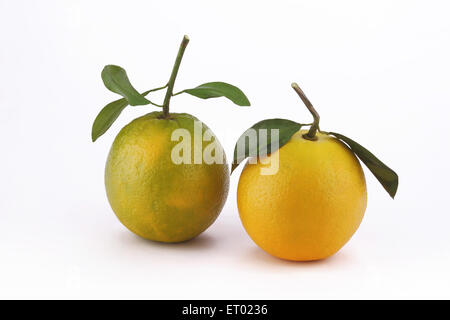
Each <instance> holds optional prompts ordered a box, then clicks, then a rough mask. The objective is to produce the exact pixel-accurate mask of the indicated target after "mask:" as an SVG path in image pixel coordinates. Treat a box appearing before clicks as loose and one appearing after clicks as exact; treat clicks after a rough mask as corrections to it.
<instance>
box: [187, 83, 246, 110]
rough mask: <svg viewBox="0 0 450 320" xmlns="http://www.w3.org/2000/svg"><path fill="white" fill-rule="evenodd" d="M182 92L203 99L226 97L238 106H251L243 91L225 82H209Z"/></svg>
mask: <svg viewBox="0 0 450 320" xmlns="http://www.w3.org/2000/svg"><path fill="white" fill-rule="evenodd" d="M182 92H186V93H189V94H190V95H193V96H195V97H198V98H202V99H209V98H217V97H225V98H228V99H230V100H231V101H233V102H234V103H235V104H237V105H238V106H249V105H250V101H248V99H247V97H246V96H245V94H244V93H243V92H242V91H241V89H239V88H238V87H235V86H233V85H231V84H228V83H225V82H208V83H204V84H202V85H199V86H198V87H195V88H193V89H186V90H183V91H182ZM180 93H181V92H180Z"/></svg>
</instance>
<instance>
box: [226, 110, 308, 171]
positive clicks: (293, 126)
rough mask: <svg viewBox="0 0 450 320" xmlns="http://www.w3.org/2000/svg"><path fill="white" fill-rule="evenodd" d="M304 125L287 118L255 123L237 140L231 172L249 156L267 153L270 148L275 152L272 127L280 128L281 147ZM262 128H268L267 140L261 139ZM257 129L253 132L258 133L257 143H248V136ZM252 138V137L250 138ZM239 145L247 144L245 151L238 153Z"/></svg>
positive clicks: (279, 145) (279, 143)
mask: <svg viewBox="0 0 450 320" xmlns="http://www.w3.org/2000/svg"><path fill="white" fill-rule="evenodd" d="M301 127H302V124H300V123H297V122H294V121H291V120H286V119H267V120H262V121H260V122H258V123H255V124H254V125H253V126H251V127H250V128H249V129H247V130H246V131H245V132H244V133H243V134H242V135H241V136H240V137H239V139H238V141H237V142H236V145H235V147H234V158H233V163H232V165H231V173H233V171H234V169H236V168H237V167H238V166H239V164H240V163H241V162H242V161H244V160H245V159H246V158H247V157H251V156H258V155H259V154H261V153H267V152H268V151H269V150H270V153H272V152H275V151H276V150H278V149H275V147H276V146H275V145H272V141H271V136H272V134H271V129H278V130H279V141H278V148H281V147H282V146H284V145H285V144H286V143H287V142H288V141H289V140H290V139H291V137H292V136H293V135H294V133H296V132H297V131H298V130H300V128H301ZM260 129H266V130H267V135H266V137H267V139H264V140H267V141H264V140H262V141H260V138H261V137H260V135H259V130H260ZM254 130H256V132H253V136H255V133H256V139H257V140H256V141H257V143H256V145H250V141H249V143H247V141H246V140H247V138H248V136H250V135H251V134H252V133H251V132H252V131H254ZM249 140H250V139H249ZM238 145H244V146H245V149H244V151H245V153H244V154H240V155H238Z"/></svg>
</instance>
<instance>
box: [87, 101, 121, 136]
mask: <svg viewBox="0 0 450 320" xmlns="http://www.w3.org/2000/svg"><path fill="white" fill-rule="evenodd" d="M126 106H128V101H127V100H126V99H125V98H122V99H119V100H116V101H113V102H111V103H108V104H107V105H106V106H105V107H104V108H103V109H102V110H101V111H100V113H99V114H98V115H97V117H96V118H95V120H94V124H93V125H92V133H91V136H92V142H95V140H97V139H98V138H99V137H100V136H101V135H103V134H104V133H105V132H106V131H107V130H108V129H109V127H111V125H112V124H113V123H114V121H116V119H117V117H118V116H119V115H120V113H121V112H122V110H123V109H125V107H126Z"/></svg>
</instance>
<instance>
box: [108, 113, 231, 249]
mask: <svg viewBox="0 0 450 320" xmlns="http://www.w3.org/2000/svg"><path fill="white" fill-rule="evenodd" d="M161 115H162V113H161V112H152V113H149V114H147V115H145V116H143V117H140V118H137V119H135V120H133V121H132V122H131V123H129V124H128V125H126V126H125V127H124V128H123V129H122V130H121V131H120V132H119V134H118V135H117V137H116V139H115V140H114V143H113V145H112V147H111V150H110V153H109V156H108V160H107V162H106V170H105V186H106V193H107V196H108V200H109V203H110V204H111V207H112V209H113V211H114V212H115V214H116V215H117V217H118V218H119V220H120V221H121V222H122V223H123V224H124V225H125V226H126V227H127V228H128V229H130V230H131V231H132V232H134V233H136V234H137V235H139V236H141V237H143V238H146V239H150V240H155V241H162V242H179V241H185V240H189V239H191V238H194V237H195V236H197V235H199V234H200V233H201V232H203V231H204V230H206V229H207V228H208V227H209V226H210V225H211V224H212V223H213V222H214V221H215V219H216V218H217V216H218V215H219V213H220V211H221V210H222V207H223V205H224V203H225V200H226V198H227V194H228V186H229V171H228V165H227V163H226V160H225V158H223V161H222V162H221V163H212V164H207V163H205V162H204V161H202V163H201V164H194V161H192V162H191V163H190V164H186V163H182V164H175V163H174V162H173V161H172V158H171V153H172V149H173V148H174V147H175V145H177V144H178V143H179V142H178V141H172V139H171V136H172V133H173V132H174V130H176V129H185V130H187V131H188V132H189V134H190V135H191V137H194V123H195V121H198V119H197V118H195V117H193V116H191V115H189V114H185V113H183V114H177V113H171V114H170V117H169V118H168V119H162V118H161ZM206 130H208V127H207V126H206V125H204V124H202V126H201V131H202V134H203V133H204V132H205V131H206ZM212 141H214V142H215V143H216V148H217V149H216V150H219V149H220V150H222V147H221V146H220V143H219V142H218V140H217V139H216V138H215V137H214V135H213V137H212ZM207 145H208V144H205V143H202V147H201V151H202V152H203V151H205V148H206V147H207ZM191 149H192V150H194V138H192V139H191ZM222 151H223V150H222ZM222 154H224V153H223V152H222ZM224 157H225V156H224Z"/></svg>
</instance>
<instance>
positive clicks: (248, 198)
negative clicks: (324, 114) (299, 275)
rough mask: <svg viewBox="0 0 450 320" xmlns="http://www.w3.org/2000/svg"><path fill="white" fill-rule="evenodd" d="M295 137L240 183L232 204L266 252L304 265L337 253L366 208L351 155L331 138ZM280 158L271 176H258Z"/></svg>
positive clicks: (360, 172)
mask: <svg viewBox="0 0 450 320" xmlns="http://www.w3.org/2000/svg"><path fill="white" fill-rule="evenodd" d="M304 133H306V131H304V130H301V131H299V132H297V133H295V134H294V135H293V136H292V138H291V140H290V141H289V142H288V143H286V144H285V145H284V146H282V147H281V148H280V149H279V150H277V151H276V152H274V153H272V154H271V155H268V157H270V158H271V159H261V160H262V161H259V160H258V162H257V163H255V164H251V163H248V162H247V164H246V166H245V167H244V169H243V171H242V174H241V177H240V179H239V185H238V191H237V203H238V209H239V215H240V218H241V221H242V224H243V226H244V228H245V229H246V231H247V233H248V234H249V235H250V237H251V238H252V239H253V240H254V241H255V243H256V244H257V245H258V246H259V247H261V248H262V249H263V250H265V251H266V252H268V253H270V254H272V255H274V256H276V257H279V258H282V259H287V260H294V261H308V260H318V259H323V258H326V257H329V256H331V255H333V254H334V253H336V252H337V251H338V250H339V249H340V248H341V247H342V246H344V244H345V243H346V242H347V241H348V240H349V239H350V238H351V236H352V235H353V234H354V233H355V231H356V230H357V229H358V227H359V225H360V223H361V221H362V219H363V216H364V211H365V209H366V204H367V191H366V183H365V178H364V173H363V170H362V168H361V165H360V163H359V161H358V159H357V158H356V157H355V155H354V154H353V152H352V151H351V150H350V149H349V148H348V147H347V146H346V145H345V144H343V143H342V142H340V141H339V140H337V139H335V138H334V137H331V136H328V135H325V134H321V133H317V140H316V141H311V140H307V139H305V138H304V137H303V134H304ZM277 158H278V159H279V169H278V172H277V173H276V174H274V175H263V174H261V168H267V167H269V166H270V164H268V163H267V160H271V161H276V159H277Z"/></svg>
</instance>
